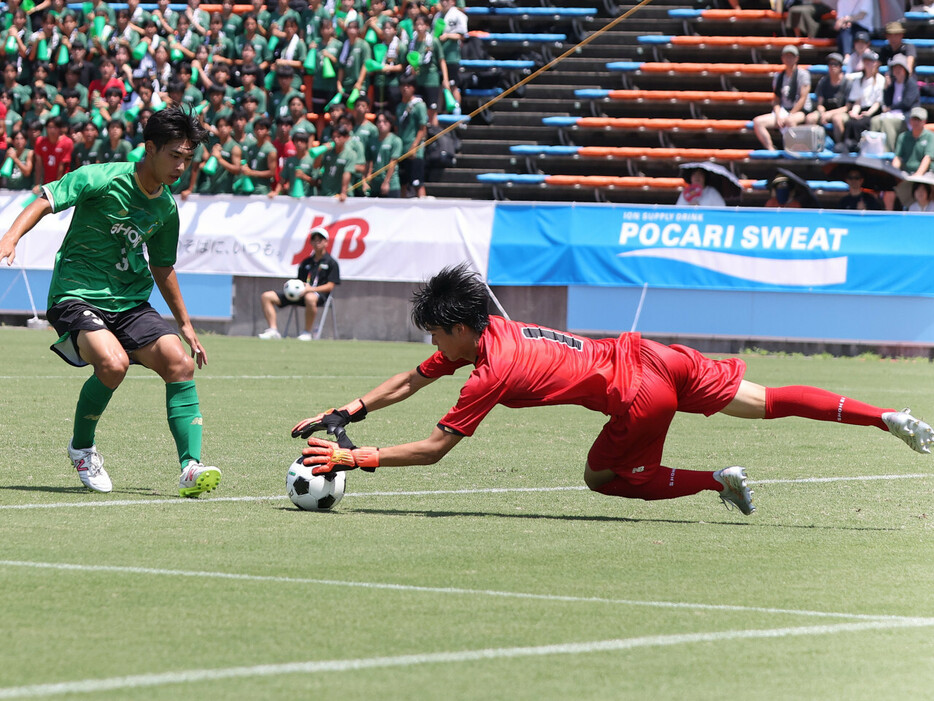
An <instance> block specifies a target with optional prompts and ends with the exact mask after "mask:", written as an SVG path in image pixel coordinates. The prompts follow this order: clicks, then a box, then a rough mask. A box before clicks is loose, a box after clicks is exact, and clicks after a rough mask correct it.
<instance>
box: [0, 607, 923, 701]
mask: <svg viewBox="0 0 934 701" xmlns="http://www.w3.org/2000/svg"><path fill="white" fill-rule="evenodd" d="M931 626H934V619H932V618H906V619H899V620H894V621H863V622H859V623H836V624H833V625H820V626H801V627H795V628H769V629H764V630H726V631H714V632H707V633H684V634H678V635H651V636H645V637H639V638H621V639H615V640H595V641H592V642H577V643H562V644H556V645H538V646H528V647H509V648H488V649H482V650H461V651H456V652H430V653H423V654H414V655H396V656H392V657H370V658H357V659H349V660H321V661H307V662H288V663H284V664H264V665H253V666H249V667H228V668H226V669H192V670H186V671H181V672H166V673H163V674H140V675H133V676H125V677H113V678H110V679H85V680H80V681H73V682H60V683H56V684H34V685H31V686H19V687H7V688H5V689H2V688H0V699H19V698H47V697H50V696H62V695H65V694H81V693H96V692H103V691H117V690H121V689H139V688H143V687H157V686H166V685H170V684H193V683H201V682H213V681H219V680H223V679H236V678H249V677H269V676H279V675H283V674H320V673H322V672H330V673H337V672H353V671H360V670H366V669H379V668H388V667H412V666H415V665H426V664H460V663H464V662H483V661H487V660H503V659H515V658H523V657H543V656H549V655H582V654H594V653H601V652H622V651H625V650H633V649H636V648H649V647H670V646H673V645H689V644H693V643H712V642H713V643H721V642H726V641H732V640H767V639H775V638H787V637H793V636H797V637H804V636H816V635H832V634H840V633H860V632H865V631H873V630H891V629H896V628H924V627H931Z"/></svg>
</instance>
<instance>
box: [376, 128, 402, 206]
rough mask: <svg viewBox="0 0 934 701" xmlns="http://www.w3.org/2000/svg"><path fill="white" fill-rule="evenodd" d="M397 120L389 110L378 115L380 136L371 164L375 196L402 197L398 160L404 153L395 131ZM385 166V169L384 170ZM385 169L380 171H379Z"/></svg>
mask: <svg viewBox="0 0 934 701" xmlns="http://www.w3.org/2000/svg"><path fill="white" fill-rule="evenodd" d="M394 122H395V120H394V119H393V117H392V115H391V114H390V113H389V112H380V113H379V114H378V115H376V129H377V131H378V137H377V142H376V145H375V146H376V148H375V151H374V156H373V161H372V165H371V173H377V175H376V176H375V177H373V178H372V179H371V180H370V195H371V196H373V197H401V196H402V185H401V184H400V182H399V168H398V165H399V164H398V163H396V161H397V160H398V159H399V156H401V155H402V139H400V138H399V137H398V136H397V135H396V134H395V133H394V132H393V130H394V128H395V124H394ZM384 168H385V170H383V169H384ZM381 170H382V171H383V172H382V173H380V172H379V171H381Z"/></svg>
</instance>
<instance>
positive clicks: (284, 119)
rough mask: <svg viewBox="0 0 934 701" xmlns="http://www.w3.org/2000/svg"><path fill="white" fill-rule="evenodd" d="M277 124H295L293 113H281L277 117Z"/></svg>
mask: <svg viewBox="0 0 934 701" xmlns="http://www.w3.org/2000/svg"><path fill="white" fill-rule="evenodd" d="M276 124H288V125H289V126H290V127H291V126H293V125H294V124H295V120H294V119H293V118H292V115H291V114H281V115H279V116H278V117H276Z"/></svg>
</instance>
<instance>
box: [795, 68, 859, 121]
mask: <svg viewBox="0 0 934 701" xmlns="http://www.w3.org/2000/svg"><path fill="white" fill-rule="evenodd" d="M816 95H817V104H816V106H815V108H814V111H813V112H808V115H807V119H806V120H805V121H806V122H807V123H808V124H817V125H820V126H826V125H828V124H830V122H831V120H832V119H833V116H834V115H835V114H839V113H842V112H845V111H846V101H847V98H848V97H849V95H850V80H849V78H847V77H846V76H845V75H844V73H843V56H841V55H840V54H838V53H836V52H834V53H832V54H830V55H829V56H827V74H826V75H824V76H821V79H820V80H819V81H817V92H816Z"/></svg>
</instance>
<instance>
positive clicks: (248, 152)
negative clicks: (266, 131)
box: [243, 139, 276, 195]
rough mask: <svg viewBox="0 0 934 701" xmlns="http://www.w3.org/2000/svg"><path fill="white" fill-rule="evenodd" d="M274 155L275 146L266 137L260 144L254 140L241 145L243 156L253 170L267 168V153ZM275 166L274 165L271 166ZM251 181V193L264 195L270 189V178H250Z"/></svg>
mask: <svg viewBox="0 0 934 701" xmlns="http://www.w3.org/2000/svg"><path fill="white" fill-rule="evenodd" d="M270 153H272V154H273V155H276V147H275V146H273V145H272V142H271V141H269V140H268V139H267V140H266V141H264V142H263V145H262V146H260V145H259V144H258V143H256V141H253V143H251V144H244V145H243V157H244V158H245V159H246V164H247V166H248V167H250V168H252V169H253V170H260V171H262V170H268V166H269V154H270ZM273 168H275V166H273ZM250 179H251V180H252V181H253V188H254V189H253V194H254V195H265V194H267V193H268V192H269V191H270V190H271V189H272V181H273V179H272V178H250Z"/></svg>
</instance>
